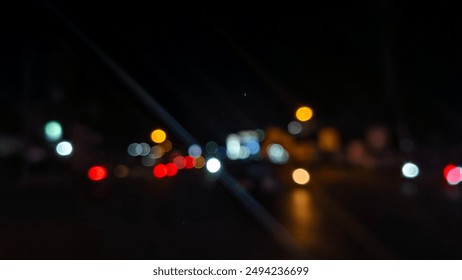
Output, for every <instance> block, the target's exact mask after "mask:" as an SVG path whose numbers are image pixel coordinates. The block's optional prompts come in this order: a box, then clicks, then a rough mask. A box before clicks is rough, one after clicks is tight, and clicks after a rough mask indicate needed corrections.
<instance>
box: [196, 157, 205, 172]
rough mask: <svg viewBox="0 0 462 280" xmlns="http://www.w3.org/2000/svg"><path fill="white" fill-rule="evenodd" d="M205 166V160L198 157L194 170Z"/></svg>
mask: <svg viewBox="0 0 462 280" xmlns="http://www.w3.org/2000/svg"><path fill="white" fill-rule="evenodd" d="M204 166H205V158H204V157H202V156H201V157H198V158H196V164H195V165H194V167H195V168H197V169H201V168H203V167H204Z"/></svg>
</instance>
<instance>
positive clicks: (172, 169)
mask: <svg viewBox="0 0 462 280" xmlns="http://www.w3.org/2000/svg"><path fill="white" fill-rule="evenodd" d="M177 173H178V167H177V166H176V164H174V163H173V162H170V163H168V164H167V176H169V177H172V176H175V175H176V174H177Z"/></svg>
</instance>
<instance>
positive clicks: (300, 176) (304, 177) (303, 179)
mask: <svg viewBox="0 0 462 280" xmlns="http://www.w3.org/2000/svg"><path fill="white" fill-rule="evenodd" d="M292 179H293V180H294V182H295V183H297V184H299V185H306V184H308V182H309V181H310V174H309V173H308V171H306V170H305V169H303V168H297V169H295V170H294V171H293V172H292Z"/></svg>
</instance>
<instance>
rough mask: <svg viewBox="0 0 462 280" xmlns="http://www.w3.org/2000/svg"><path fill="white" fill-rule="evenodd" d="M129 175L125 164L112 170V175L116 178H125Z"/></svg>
mask: <svg viewBox="0 0 462 280" xmlns="http://www.w3.org/2000/svg"><path fill="white" fill-rule="evenodd" d="M129 173H130V169H128V167H127V166H126V165H125V164H119V165H117V166H116V167H115V168H114V175H115V176H116V177H117V178H125V177H127V176H128V174H129Z"/></svg>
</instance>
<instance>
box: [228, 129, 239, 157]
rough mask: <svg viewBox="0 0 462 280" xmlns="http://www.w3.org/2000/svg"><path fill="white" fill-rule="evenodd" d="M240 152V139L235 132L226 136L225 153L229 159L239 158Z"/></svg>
mask: <svg viewBox="0 0 462 280" xmlns="http://www.w3.org/2000/svg"><path fill="white" fill-rule="evenodd" d="M240 154H241V140H240V138H239V136H238V135H237V134H230V135H228V137H226V155H227V156H228V158H229V159H230V160H236V159H239V155H240Z"/></svg>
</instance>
